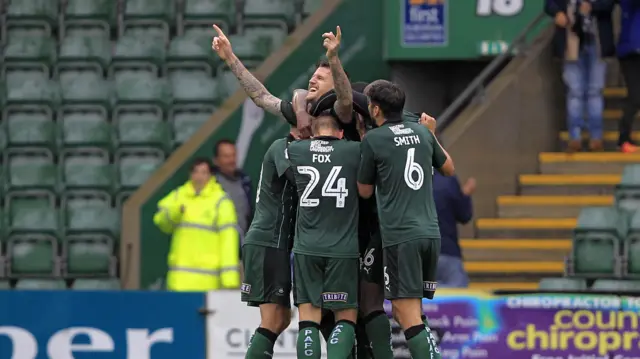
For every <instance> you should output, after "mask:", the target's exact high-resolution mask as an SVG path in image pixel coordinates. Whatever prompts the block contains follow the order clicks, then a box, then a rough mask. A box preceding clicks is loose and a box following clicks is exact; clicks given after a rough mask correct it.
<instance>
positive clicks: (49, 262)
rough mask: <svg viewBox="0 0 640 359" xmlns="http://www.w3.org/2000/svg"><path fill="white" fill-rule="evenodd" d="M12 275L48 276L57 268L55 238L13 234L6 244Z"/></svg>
mask: <svg viewBox="0 0 640 359" xmlns="http://www.w3.org/2000/svg"><path fill="white" fill-rule="evenodd" d="M7 251H8V255H9V258H10V261H9V265H10V273H11V275H12V276H20V275H41V276H49V275H52V274H54V272H55V271H56V270H57V266H56V263H55V258H56V256H57V245H56V239H55V238H54V237H50V236H29V235H25V236H15V237H11V238H9V244H8V246H7Z"/></svg>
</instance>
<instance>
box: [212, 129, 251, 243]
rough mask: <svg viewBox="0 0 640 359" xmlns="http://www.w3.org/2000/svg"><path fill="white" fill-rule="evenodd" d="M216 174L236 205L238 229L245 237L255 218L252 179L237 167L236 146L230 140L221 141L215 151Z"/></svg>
mask: <svg viewBox="0 0 640 359" xmlns="http://www.w3.org/2000/svg"><path fill="white" fill-rule="evenodd" d="M213 163H214V164H215V166H214V174H215V176H216V179H217V180H218V183H220V185H221V186H222V189H224V191H225V192H227V195H228V196H229V197H230V198H231V200H232V201H233V204H234V205H235V208H236V212H237V218H238V227H239V229H240V231H241V232H240V233H241V235H242V236H244V234H245V233H247V230H248V229H249V225H250V224H251V219H252V218H253V201H252V200H251V179H250V178H249V176H248V175H246V174H245V173H244V172H242V170H241V169H239V168H238V167H237V157H236V146H235V143H233V142H232V141H230V140H226V139H225V140H220V141H218V142H217V143H216V145H215V148H214V149H213Z"/></svg>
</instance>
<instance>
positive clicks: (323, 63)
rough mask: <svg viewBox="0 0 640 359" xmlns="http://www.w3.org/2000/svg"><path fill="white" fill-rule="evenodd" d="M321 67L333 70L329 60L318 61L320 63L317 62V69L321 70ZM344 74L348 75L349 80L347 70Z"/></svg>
mask: <svg viewBox="0 0 640 359" xmlns="http://www.w3.org/2000/svg"><path fill="white" fill-rule="evenodd" d="M321 67H324V68H327V69H330V68H331V64H330V63H329V60H327V59H326V58H324V57H323V58H321V59H320V60H318V62H316V69H319V68H321ZM344 73H345V74H346V75H347V78H349V73H348V72H347V70H344Z"/></svg>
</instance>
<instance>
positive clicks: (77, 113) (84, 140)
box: [58, 109, 113, 149]
mask: <svg viewBox="0 0 640 359" xmlns="http://www.w3.org/2000/svg"><path fill="white" fill-rule="evenodd" d="M58 122H59V126H61V128H60V133H61V136H62V139H61V140H62V144H63V146H65V147H101V148H105V149H109V148H111V147H112V146H113V130H112V128H111V124H110V123H109V121H108V119H107V118H106V117H105V114H104V113H103V112H101V111H98V110H94V109H86V111H84V110H80V109H78V110H74V111H69V112H65V113H64V114H63V115H62V118H58Z"/></svg>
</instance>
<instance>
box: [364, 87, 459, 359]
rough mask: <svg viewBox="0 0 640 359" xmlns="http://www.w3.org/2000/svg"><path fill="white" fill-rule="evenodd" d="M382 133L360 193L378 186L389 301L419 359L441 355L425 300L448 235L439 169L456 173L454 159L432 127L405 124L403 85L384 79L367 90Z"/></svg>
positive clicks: (370, 138) (370, 140)
mask: <svg viewBox="0 0 640 359" xmlns="http://www.w3.org/2000/svg"><path fill="white" fill-rule="evenodd" d="M365 92H366V93H365V94H366V95H367V97H368V99H369V106H368V107H369V112H370V115H371V118H373V119H374V121H375V122H376V124H377V125H378V128H376V129H373V130H371V131H369V132H368V133H367V135H366V136H365V138H364V139H363V141H362V145H361V156H362V157H361V162H360V170H359V172H358V191H359V193H360V195H361V196H362V197H364V198H368V197H370V196H372V195H373V192H374V186H375V190H376V200H377V207H378V215H379V219H380V229H381V235H382V236H381V237H382V247H383V276H384V292H385V297H386V298H387V299H389V300H391V303H392V308H393V315H394V317H395V318H396V320H397V321H398V322H399V323H400V326H401V327H402V329H403V330H404V333H405V337H406V339H407V343H408V346H409V350H410V352H411V356H412V357H413V358H415V359H426V358H439V357H440V353H439V350H438V348H437V346H436V344H435V341H434V340H433V337H432V336H431V335H430V329H429V328H428V326H426V325H425V324H424V322H423V320H424V319H423V316H422V314H423V313H422V298H429V299H432V298H433V295H434V292H435V290H436V281H435V280H436V279H435V278H436V268H437V263H438V255H439V252H440V231H439V228H438V217H437V214H436V209H435V204H434V201H433V188H432V176H431V175H430V173H429V172H430V171H431V168H432V167H434V168H436V169H438V170H439V171H441V172H442V173H443V174H445V175H452V174H453V171H454V168H453V161H452V160H451V158H450V157H449V155H448V154H447V152H446V151H445V150H444V149H443V148H442V147H441V146H440V144H439V143H438V141H437V140H436V137H435V134H434V133H433V132H432V131H430V130H429V129H428V128H427V127H425V126H423V125H421V124H419V123H417V122H409V121H403V116H402V115H403V108H404V102H405V95H404V92H403V91H402V89H400V88H399V87H398V86H397V85H395V84H393V83H391V82H389V81H385V80H377V81H374V82H373V83H371V84H370V85H369V86H368V87H367V89H366V91H365Z"/></svg>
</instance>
